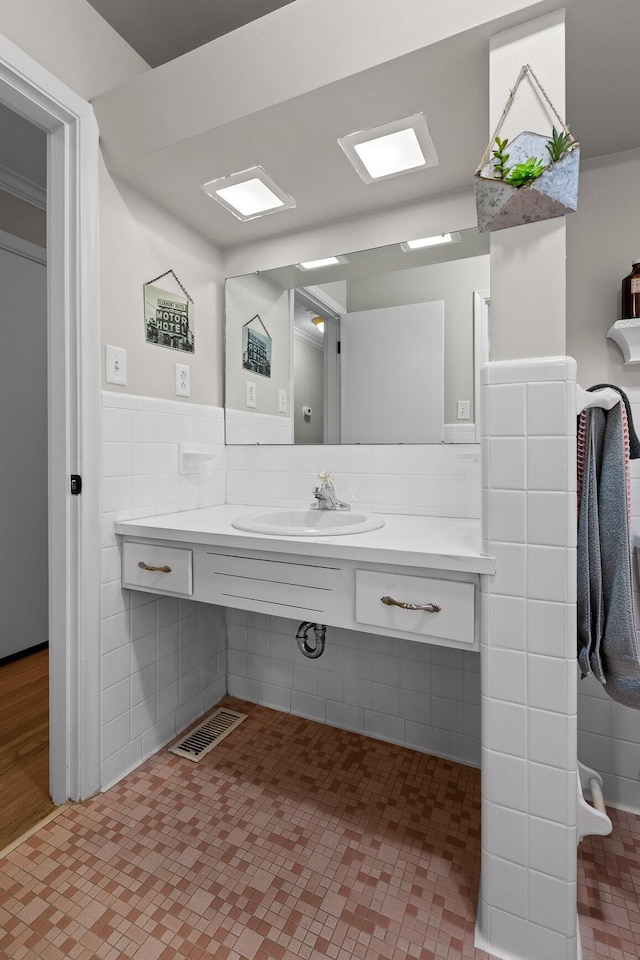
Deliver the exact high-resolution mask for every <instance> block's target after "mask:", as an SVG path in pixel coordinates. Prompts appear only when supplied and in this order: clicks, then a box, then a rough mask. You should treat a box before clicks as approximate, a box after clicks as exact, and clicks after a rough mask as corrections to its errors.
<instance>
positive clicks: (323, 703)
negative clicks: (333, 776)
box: [227, 610, 480, 766]
mask: <svg viewBox="0 0 640 960" xmlns="http://www.w3.org/2000/svg"><path fill="white" fill-rule="evenodd" d="M227 621H228V627H227V630H228V645H229V647H228V687H229V693H231V694H233V695H234V696H238V697H242V698H243V699H245V700H250V701H251V702H254V703H261V704H264V705H265V706H270V707H275V708H276V709H278V710H285V711H286V712H288V713H289V712H291V713H294V714H296V715H297V716H302V717H308V718H310V719H312V720H318V721H320V722H321V723H328V724H329V725H331V726H337V727H342V728H344V729H347V730H353V731H355V732H356V733H364V734H367V735H369V736H372V737H377V738H379V739H381V740H389V741H391V742H393V743H397V744H399V745H401V746H407V747H413V748H414V749H416V750H420V751H423V752H426V753H432V754H435V755H436V756H441V757H446V758H448V759H452V760H457V761H459V762H461V763H467V764H470V765H472V766H479V764H480V672H479V671H480V657H479V654H477V653H473V652H467V651H464V650H451V649H448V648H444V647H435V646H430V645H429V644H422V643H416V642H415V641H411V640H400V639H398V638H393V637H379V636H374V635H371V634H368V633H358V632H356V631H351V630H342V629H337V628H334V627H328V628H327V636H326V647H325V651H324V653H323V654H322V656H320V657H319V658H318V659H317V660H309V659H308V658H306V657H304V656H303V655H302V654H301V653H300V651H299V649H298V646H297V643H296V641H295V633H296V630H297V629H298V626H299V624H298V622H297V621H293V620H285V619H282V618H279V617H269V616H267V615H263V614H255V613H245V612H244V611H240V610H228V611H227Z"/></svg>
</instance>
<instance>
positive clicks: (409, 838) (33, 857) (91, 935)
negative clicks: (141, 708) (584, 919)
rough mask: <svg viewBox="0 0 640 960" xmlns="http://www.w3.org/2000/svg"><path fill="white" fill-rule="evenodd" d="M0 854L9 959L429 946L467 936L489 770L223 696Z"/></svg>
mask: <svg viewBox="0 0 640 960" xmlns="http://www.w3.org/2000/svg"><path fill="white" fill-rule="evenodd" d="M224 702H225V704H226V705H227V706H229V707H230V708H232V709H238V710H241V711H242V712H245V713H247V714H249V719H248V720H245V721H244V723H243V724H241V725H240V727H238V729H237V730H236V731H234V732H233V733H232V735H231V736H230V737H228V738H227V739H226V740H225V741H223V742H222V743H220V744H219V745H218V746H217V747H216V748H215V749H214V750H213V751H212V752H211V753H210V754H209V755H208V756H206V757H205V758H204V759H203V760H202V761H201V762H200V763H198V764H194V763H192V762H190V761H189V760H184V759H181V758H179V757H176V756H174V755H173V754H170V753H168V752H167V751H166V750H163V751H161V752H160V753H158V754H157V755H156V756H154V757H152V758H151V760H149V761H147V762H146V763H145V764H143V766H142V767H140V768H138V769H137V770H136V771H135V772H134V773H132V774H131V775H129V776H128V777H126V779H124V780H123V781H121V782H120V783H119V784H117V785H116V786H115V787H113V788H112V789H111V790H109V791H108V792H107V793H104V794H101V795H100V796H97V797H95V798H93V799H92V800H90V801H88V802H86V803H83V804H79V805H77V806H74V807H70V808H69V809H67V810H65V811H64V812H63V813H61V814H60V815H59V816H58V817H57V818H56V819H55V820H53V821H52V822H51V823H49V824H47V825H45V826H43V827H42V828H41V829H40V830H38V831H37V833H35V834H34V835H33V836H32V837H30V838H28V839H26V840H25V841H23V843H21V844H20V846H18V847H17V848H16V849H15V850H14V851H13V852H12V853H10V854H9V855H8V856H7V857H6V858H5V859H4V860H3V861H1V862H0V931H4V932H0V957H1V958H3V960H4V958H10V960H36V958H37V960H67V958H77V960H81V958H82V960H94V958H104V960H116V958H121V957H122V958H124V957H126V958H134V960H158V958H161V960H176V958H182V957H188V958H189V960H205V958H211V957H215V958H216V960H294V958H302V960H325V958H331V960H352V958H362V960H378V958H384V960H406V958H418V960H435V958H447V960H456V958H463V957H464V958H474V960H486V958H487V954H486V953H484V952H483V951H480V950H474V948H473V929H474V923H475V908H476V898H477V888H478V876H479V869H480V855H479V843H480V799H479V798H480V784H479V773H478V771H477V770H474V769H471V768H469V767H464V766H461V765H459V764H455V763H450V762H447V761H443V760H437V759H435V758H433V757H428V756H425V755H423V754H419V753H415V752H413V751H411V750H407V749H403V748H399V747H395V746H393V745H391V744H385V743H381V742H379V741H376V740H372V739H369V738H366V737H362V736H359V735H357V734H352V733H346V732H343V731H340V730H336V729H333V728H331V727H326V726H323V725H321V724H317V723H313V722H311V721H308V720H301V719H299V718H297V717H293V716H290V715H288V714H282V713H278V712H276V711H273V710H269V709H267V708H265V707H258V706H254V705H252V704H244V703H240V702H238V701H235V700H233V699H232V698H227V699H226V700H225V701H224Z"/></svg>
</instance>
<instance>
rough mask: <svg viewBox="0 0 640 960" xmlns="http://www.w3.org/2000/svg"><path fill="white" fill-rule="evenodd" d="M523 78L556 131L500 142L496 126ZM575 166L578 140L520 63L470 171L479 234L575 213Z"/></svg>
mask: <svg viewBox="0 0 640 960" xmlns="http://www.w3.org/2000/svg"><path fill="white" fill-rule="evenodd" d="M527 74H529V76H530V77H531V79H532V81H533V83H535V85H536V87H537V88H538V90H540V92H541V93H542V96H543V97H544V99H545V100H546V101H547V103H548V104H549V106H550V108H551V110H552V111H553V113H554V115H555V117H556V118H557V120H558V123H559V125H560V126H559V129H556V127H554V128H553V132H552V134H551V136H548V137H545V136H543V135H542V134H539V133H530V132H528V131H525V132H523V133H520V134H518V136H517V137H514V139H513V140H510V141H509V140H506V139H505V140H501V139H500V137H499V133H500V130H501V128H502V124H503V123H504V121H505V118H506V116H507V114H508V112H509V109H510V107H511V104H512V103H513V100H514V97H515V94H516V91H517V89H518V87H519V86H520V83H521V82H522V80H523V79H524V77H525V76H526V75H527ZM579 164H580V145H579V143H578V141H577V140H574V138H573V136H572V135H571V133H570V132H569V128H568V127H567V125H566V123H565V122H564V120H562V119H561V117H560V115H559V114H558V112H557V110H556V108H555V107H554V106H553V104H552V103H551V100H550V99H549V97H548V96H547V94H546V93H545V91H544V89H543V88H542V86H541V85H540V82H539V81H538V79H537V77H536V76H535V74H534V72H533V70H532V69H531V67H530V66H529V64H525V66H524V67H523V68H522V70H521V71H520V73H519V75H518V79H517V80H516V84H515V86H514V88H513V90H512V91H511V96H510V97H509V99H508V101H507V104H506V106H505V108H504V110H503V112H502V116H501V117H500V121H499V123H498V126H497V127H496V131H495V133H494V135H493V139H492V141H491V143H489V145H488V146H487V149H486V150H485V152H484V156H483V158H482V160H481V161H480V165H479V167H478V169H477V170H476V172H475V177H474V184H475V194H476V210H477V214H478V228H479V230H480V232H484V231H486V230H488V231H492V230H503V229H504V228H505V227H515V226H518V225H519V224H522V223H533V222H534V221H536V220H550V219H552V218H553V217H562V216H564V215H565V214H566V213H571V212H572V211H574V210H576V209H577V207H578V168H579Z"/></svg>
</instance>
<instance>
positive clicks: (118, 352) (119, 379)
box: [104, 344, 127, 386]
mask: <svg viewBox="0 0 640 960" xmlns="http://www.w3.org/2000/svg"><path fill="white" fill-rule="evenodd" d="M104 378H105V380H106V381H107V383H119V384H120V385H121V386H124V385H125V384H126V382H127V351H126V350H125V349H124V347H112V346H110V344H107V345H106V347H105V372H104Z"/></svg>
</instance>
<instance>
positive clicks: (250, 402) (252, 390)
mask: <svg viewBox="0 0 640 960" xmlns="http://www.w3.org/2000/svg"><path fill="white" fill-rule="evenodd" d="M246 405H247V406H248V407H255V405H256V385H255V383H253V382H252V381H251V380H247V400H246Z"/></svg>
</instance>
